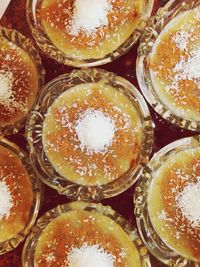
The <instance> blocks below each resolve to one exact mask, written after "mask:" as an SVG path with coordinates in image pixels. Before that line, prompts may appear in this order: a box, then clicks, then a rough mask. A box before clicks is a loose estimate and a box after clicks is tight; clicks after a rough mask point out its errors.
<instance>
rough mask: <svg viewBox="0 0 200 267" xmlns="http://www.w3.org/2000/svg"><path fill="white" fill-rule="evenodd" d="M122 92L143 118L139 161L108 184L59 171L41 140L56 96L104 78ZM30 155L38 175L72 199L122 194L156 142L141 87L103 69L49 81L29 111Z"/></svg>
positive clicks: (88, 70) (27, 133) (101, 197)
mask: <svg viewBox="0 0 200 267" xmlns="http://www.w3.org/2000/svg"><path fill="white" fill-rule="evenodd" d="M105 80H106V84H108V85H110V86H113V88H115V89H117V90H118V91H119V92H121V93H123V95H125V96H126V97H128V99H129V100H131V104H133V106H134V107H135V108H136V110H137V112H138V114H139V118H140V121H141V127H142V128H141V129H142V130H141V131H142V139H141V140H142V141H141V146H140V152H139V159H138V164H137V166H136V167H135V166H134V168H133V167H132V168H130V169H129V171H127V172H126V173H125V174H124V175H122V176H120V177H119V178H118V179H116V180H114V181H112V182H110V183H107V184H105V185H99V186H98V185H95V186H90V185H89V186H87V185H80V184H77V183H73V182H70V181H69V180H67V179H65V178H63V177H62V176H61V175H59V174H58V173H57V172H56V171H55V169H54V168H53V167H52V165H51V163H50V162H49V160H48V158H47V156H46V154H45V152H44V147H43V143H42V130H43V122H44V119H45V114H46V113H47V110H48V108H49V107H50V106H51V105H52V103H53V102H54V100H55V99H56V98H57V97H58V96H59V95H60V94H61V93H62V92H64V91H66V90H67V89H69V88H71V87H73V86H76V85H80V84H86V83H95V82H99V81H105ZM26 138H27V140H28V143H29V149H30V159H31V163H32V166H33V168H34V170H35V171H36V173H37V176H38V177H39V178H40V179H41V180H42V181H43V182H44V183H46V184H47V185H49V186H50V187H52V188H54V189H56V190H57V191H58V192H59V193H60V194H64V195H66V196H68V197H69V198H72V199H79V200H80V199H81V200H88V199H91V200H92V199H93V200H101V199H103V198H109V197H112V196H115V195H118V194H120V193H121V192H123V191H125V190H126V189H128V188H129V187H130V186H132V185H133V184H134V183H135V181H136V180H137V179H138V178H139V176H140V174H141V172H142V169H143V166H144V165H145V164H146V163H147V162H148V159H149V156H150V153H151V149H152V142H153V124H152V121H151V117H150V114H149V110H148V107H147V105H146V103H145V101H144V100H143V98H142V96H141V94H140V93H139V91H138V90H137V89H136V88H135V87H134V86H133V85H132V84H131V83H129V82H128V81H126V80H125V79H123V78H121V77H119V76H116V75H115V74H114V73H110V72H107V71H104V70H100V69H86V70H79V71H72V72H71V73H70V74H64V75H61V76H59V77H57V78H56V79H54V80H52V81H51V82H49V83H48V84H47V85H46V86H45V87H44V88H43V90H42V92H41V94H40V96H39V98H38V101H37V103H36V106H35V107H34V109H33V110H32V112H31V113H30V114H29V117H28V120H27V126H26Z"/></svg>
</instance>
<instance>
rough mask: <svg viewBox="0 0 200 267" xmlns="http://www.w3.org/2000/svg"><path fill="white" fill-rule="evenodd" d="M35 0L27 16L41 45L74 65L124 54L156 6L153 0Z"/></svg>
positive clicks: (105, 61)
mask: <svg viewBox="0 0 200 267" xmlns="http://www.w3.org/2000/svg"><path fill="white" fill-rule="evenodd" d="M35 2H36V4H34V1H32V0H29V1H28V4H27V15H28V21H29V24H30V26H31V28H32V33H33V36H34V37H35V39H36V41H37V42H38V44H39V46H41V48H42V49H43V50H44V51H45V52H46V53H47V54H49V55H50V56H51V57H53V58H54V59H56V60H58V61H59V62H62V63H64V64H70V65H74V66H86V65H87V66H96V65H101V64H105V63H108V62H110V61H112V60H113V59H114V58H116V57H119V56H120V55H122V54H124V53H125V52H126V51H127V50H128V49H129V48H130V47H131V46H132V45H133V43H134V42H135V41H136V40H137V39H138V37H139V35H140V33H139V32H140V30H142V29H143V28H144V25H145V21H146V20H147V18H148V17H149V16H150V13H151V11H152V7H153V0H142V1H141V0H135V1H131V0H125V1H124V0H98V1H92V0H85V1H82V0H41V1H35ZM35 29H36V31H37V32H36V31H35ZM136 29H137V30H138V31H137V30H136ZM134 31H135V32H134ZM44 39H45V40H46V43H45V44H44V42H43V41H44ZM42 40H43V41H42ZM125 43H126V45H125ZM118 49H119V50H118ZM98 60H99V62H98Z"/></svg>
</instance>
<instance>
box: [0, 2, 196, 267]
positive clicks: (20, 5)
mask: <svg viewBox="0 0 200 267" xmlns="http://www.w3.org/2000/svg"><path fill="white" fill-rule="evenodd" d="M83 1H84V0H83ZM0 2H1V0H0ZM155 2H156V3H155V7H154V13H155V12H156V10H157V8H158V7H159V4H158V0H156V1H155ZM163 2H164V1H163ZM165 2H166V1H165ZM0 5H1V3H0ZM0 25H3V26H6V27H9V28H13V29H16V30H18V31H20V32H21V33H23V34H24V35H25V36H27V37H30V38H31V34H30V31H29V28H28V24H27V21H26V17H25V0H12V2H11V4H10V5H9V8H8V9H7V11H6V13H5V15H4V17H3V18H2V20H0ZM41 57H42V62H43V65H44V67H45V69H46V82H48V81H49V80H51V79H53V78H54V77H56V76H58V75H60V74H63V73H66V72H70V71H71V70H72V68H70V67H67V66H64V65H62V64H59V63H56V62H55V61H54V60H51V59H49V58H48V57H47V56H45V55H44V54H43V53H41ZM136 57H137V44H136V45H135V46H133V48H132V49H131V51H129V53H127V54H126V55H124V56H122V57H121V58H120V59H118V60H116V61H115V62H113V63H110V64H107V65H105V66H102V68H103V69H106V70H109V71H113V72H115V73H116V74H118V75H120V76H122V77H124V78H126V79H127V80H129V81H130V82H132V83H133V84H134V85H135V86H136V87H137V88H138V83H137V79H136V74H135V62H136ZM150 110H151V114H152V118H153V120H154V122H155V137H154V147H153V152H155V151H158V150H159V149H160V148H162V147H163V146H165V145H166V144H168V143H170V142H172V141H175V140H177V139H179V138H182V137H186V136H191V135H194V134H195V133H194V132H190V131H186V130H183V129H180V128H176V127H175V126H172V125H170V124H169V123H167V122H166V121H165V120H163V119H162V118H161V117H160V116H159V115H157V114H156V113H155V112H154V111H153V110H152V109H151V108H150ZM23 133H24V131H23V130H21V131H20V132H19V133H18V134H17V135H15V136H9V137H8V139H9V140H11V141H13V142H15V143H16V144H18V145H19V146H21V147H23V148H24V149H25V148H26V141H25V138H24V135H23ZM133 193H134V186H133V187H131V188H130V189H129V190H127V191H126V192H124V193H122V194H120V195H119V196H117V197H113V198H110V199H106V200H103V201H102V203H103V204H106V205H111V206H112V208H113V209H115V210H116V211H118V212H119V213H120V214H122V215H123V216H124V217H125V218H126V219H128V220H129V221H130V223H131V224H132V225H133V226H135V218H134V214H133V208H134V207H133ZM68 201H69V200H68V199H67V197H65V196H60V195H59V194H58V193H57V192H56V191H55V190H53V189H51V188H49V187H47V186H45V185H44V202H43V204H42V207H41V210H40V214H39V216H41V215H42V214H43V213H44V212H46V211H47V210H49V209H51V208H53V207H55V206H56V205H58V204H62V203H66V202H68ZM22 248H23V244H21V245H20V246H19V247H18V248H17V249H15V250H13V251H12V252H10V253H7V254H4V255H2V256H0V267H21V252H22ZM152 266H153V267H161V266H163V265H162V264H161V263H159V262H158V261H156V260H155V259H154V258H153V257H152ZM83 267H84V266H83ZM94 267H95V266H94Z"/></svg>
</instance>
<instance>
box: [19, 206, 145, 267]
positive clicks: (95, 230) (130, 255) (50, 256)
mask: <svg viewBox="0 0 200 267" xmlns="http://www.w3.org/2000/svg"><path fill="white" fill-rule="evenodd" d="M115 220H117V221H115ZM119 222H120V223H119ZM141 251H142V255H140V253H141ZM147 263H149V259H148V255H147V251H146V250H145V248H144V247H143V246H142V243H141V241H140V240H139V238H138V236H137V233H136V231H133V230H132V229H131V227H130V226H129V224H128V223H127V222H126V221H125V219H123V218H122V217H121V216H120V215H118V214H117V213H116V212H115V211H113V210H112V209H111V208H110V207H104V206H102V205H101V204H92V203H91V204H89V203H82V202H74V203H71V204H65V205H62V206H58V207H57V208H55V209H53V210H50V211H49V212H47V213H46V214H45V215H43V216H42V217H41V218H40V219H39V220H38V222H37V224H36V226H35V228H34V232H33V233H32V234H31V235H30V236H29V238H28V239H27V241H26V244H25V247H24V251H23V264H24V265H23V266H30V267H33V266H34V267H36V266H37V267H42V266H49V267H51V266H55V264H56V265H57V266H69V267H72V266H73V267H75V266H76V267H79V266H85V267H86V266H87V267H90V266H94V264H95V266H99V267H104V266H105V267H122V266H127V267H129V266H130V267H134V266H135V267H142V266H146V264H147ZM149 264H150V263H149ZM148 266H150V265H148Z"/></svg>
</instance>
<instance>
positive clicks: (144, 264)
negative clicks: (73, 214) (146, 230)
mask: <svg viewBox="0 0 200 267" xmlns="http://www.w3.org/2000/svg"><path fill="white" fill-rule="evenodd" d="M71 210H80V211H84V210H85V211H94V212H97V213H100V214H102V215H104V216H107V217H109V218H110V219H112V220H113V221H114V222H115V223H117V224H118V225H119V226H120V227H121V228H122V229H123V231H124V232H125V233H126V234H127V235H128V236H129V237H130V239H131V241H132V242H133V243H134V245H135V246H136V248H137V250H138V254H139V257H140V260H141V267H151V263H150V259H149V255H148V252H147V249H146V248H145V246H144V245H143V243H142V241H141V239H140V238H139V235H138V233H137V230H136V228H133V227H132V226H131V225H130V223H129V222H128V221H127V220H126V219H125V218H124V217H122V216H121V215H120V214H119V213H117V212H116V211H115V210H113V209H112V208H111V207H110V206H104V205H102V204H101V203H98V204H96V203H87V202H81V201H76V202H71V203H66V204H63V205H58V206H57V207H55V208H53V209H51V210H49V211H47V212H46V213H45V214H44V215H42V217H40V218H39V219H38V221H37V223H36V225H35V227H34V228H33V231H32V233H31V234H30V235H29V236H28V238H27V240H26V243H25V245H24V248H23V252H22V265H23V267H34V253H35V249H36V246H37V241H38V238H39V237H40V235H41V234H42V231H43V230H44V228H45V227H46V226H47V225H48V224H49V223H50V222H51V221H52V220H53V219H55V218H56V217H58V216H60V215H62V214H63V213H66V212H69V211H71Z"/></svg>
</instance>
